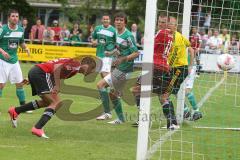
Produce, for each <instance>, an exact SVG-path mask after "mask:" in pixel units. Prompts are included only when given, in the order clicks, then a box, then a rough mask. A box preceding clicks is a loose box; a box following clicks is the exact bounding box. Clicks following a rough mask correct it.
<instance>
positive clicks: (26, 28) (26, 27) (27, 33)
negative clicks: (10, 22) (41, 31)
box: [22, 18, 31, 39]
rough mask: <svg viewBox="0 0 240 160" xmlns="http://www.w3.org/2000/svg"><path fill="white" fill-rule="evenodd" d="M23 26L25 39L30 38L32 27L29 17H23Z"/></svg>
mask: <svg viewBox="0 0 240 160" xmlns="http://www.w3.org/2000/svg"><path fill="white" fill-rule="evenodd" d="M22 27H23V29H24V39H30V32H31V27H30V26H29V25H28V20H27V18H23V20H22Z"/></svg>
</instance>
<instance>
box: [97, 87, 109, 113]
mask: <svg viewBox="0 0 240 160" xmlns="http://www.w3.org/2000/svg"><path fill="white" fill-rule="evenodd" d="M99 94H100V97H101V100H102V104H103V109H104V112H105V113H110V106H109V97H108V92H107V90H106V88H103V89H100V90H99Z"/></svg>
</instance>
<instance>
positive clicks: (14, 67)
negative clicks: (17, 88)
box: [0, 59, 23, 84]
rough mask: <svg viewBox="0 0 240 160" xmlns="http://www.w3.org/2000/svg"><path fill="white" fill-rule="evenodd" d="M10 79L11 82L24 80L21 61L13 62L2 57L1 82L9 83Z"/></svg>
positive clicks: (0, 62)
mask: <svg viewBox="0 0 240 160" xmlns="http://www.w3.org/2000/svg"><path fill="white" fill-rule="evenodd" d="M8 80H9V81H10V83H11V84H15V83H21V82H22V81H23V75H22V70H21V68H20V64H19V62H17V63H15V64H11V63H8V62H6V61H4V60H2V59H0V83H7V81H8Z"/></svg>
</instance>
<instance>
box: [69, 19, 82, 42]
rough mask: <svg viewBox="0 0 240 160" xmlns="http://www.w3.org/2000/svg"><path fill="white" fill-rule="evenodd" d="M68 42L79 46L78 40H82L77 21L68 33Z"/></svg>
mask: <svg viewBox="0 0 240 160" xmlns="http://www.w3.org/2000/svg"><path fill="white" fill-rule="evenodd" d="M70 42H71V45H72V46H80V42H82V30H81V29H80V28H79V25H78V24H77V23H75V24H74V26H73V29H72V31H71V33H70Z"/></svg>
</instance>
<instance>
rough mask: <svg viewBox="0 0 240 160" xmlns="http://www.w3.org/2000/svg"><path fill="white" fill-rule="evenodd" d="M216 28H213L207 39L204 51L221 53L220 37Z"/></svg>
mask: <svg viewBox="0 0 240 160" xmlns="http://www.w3.org/2000/svg"><path fill="white" fill-rule="evenodd" d="M218 34H219V32H218V30H216V29H215V30H214V33H213V36H212V37H210V38H209V40H208V41H207V45H206V47H205V49H206V51H207V52H208V53H211V54H221V53H222V39H221V38H219V36H218Z"/></svg>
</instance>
